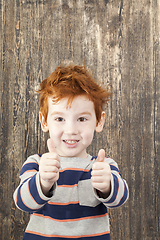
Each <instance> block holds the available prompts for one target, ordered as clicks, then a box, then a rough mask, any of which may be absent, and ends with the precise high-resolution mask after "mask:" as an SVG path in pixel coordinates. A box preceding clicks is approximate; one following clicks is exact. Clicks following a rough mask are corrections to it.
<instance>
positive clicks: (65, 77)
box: [37, 65, 111, 123]
mask: <svg viewBox="0 0 160 240" xmlns="http://www.w3.org/2000/svg"><path fill="white" fill-rule="evenodd" d="M37 92H38V93H39V94H40V98H39V107H40V112H41V113H42V115H43V116H44V118H45V121H47V116H48V97H53V102H54V103H57V102H58V101H60V100H61V99H62V98H68V104H67V107H68V106H71V104H72V101H73V99H74V98H75V97H77V96H81V95H85V96H86V97H87V98H88V99H89V100H90V101H92V102H93V103H94V108H95V114H96V119H97V123H98V122H99V121H100V119H101V114H102V109H103V105H104V104H105V103H107V102H108V101H109V98H110V95H111V92H110V91H109V89H106V88H105V87H104V86H103V87H102V86H100V85H99V84H98V83H97V82H96V80H95V79H94V78H93V76H92V75H91V74H90V72H89V71H88V70H87V69H86V68H85V67H83V66H78V65H69V66H61V65H60V66H59V67H57V68H56V69H55V71H54V72H53V73H51V75H50V76H49V77H48V78H46V79H44V80H43V81H42V82H41V84H40V87H39V90H38V91H37Z"/></svg>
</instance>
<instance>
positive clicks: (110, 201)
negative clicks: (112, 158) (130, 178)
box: [106, 173, 119, 203]
mask: <svg viewBox="0 0 160 240" xmlns="http://www.w3.org/2000/svg"><path fill="white" fill-rule="evenodd" d="M112 175H113V179H114V192H113V196H112V197H111V199H110V200H109V201H108V202H106V203H112V202H114V201H115V199H116V197H117V193H118V188H119V182H118V178H117V176H116V175H114V174H113V173H112Z"/></svg>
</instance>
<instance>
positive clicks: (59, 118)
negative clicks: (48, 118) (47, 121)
mask: <svg viewBox="0 0 160 240" xmlns="http://www.w3.org/2000/svg"><path fill="white" fill-rule="evenodd" d="M55 120H56V121H57V122H63V121H64V118H62V117H57V118H56V119H55Z"/></svg>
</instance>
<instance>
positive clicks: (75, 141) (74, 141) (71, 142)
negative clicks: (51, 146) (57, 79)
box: [63, 140, 79, 144]
mask: <svg viewBox="0 0 160 240" xmlns="http://www.w3.org/2000/svg"><path fill="white" fill-rule="evenodd" d="M63 142H65V143H68V144H75V143H77V142H79V140H63Z"/></svg>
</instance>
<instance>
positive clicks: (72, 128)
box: [65, 121, 78, 135]
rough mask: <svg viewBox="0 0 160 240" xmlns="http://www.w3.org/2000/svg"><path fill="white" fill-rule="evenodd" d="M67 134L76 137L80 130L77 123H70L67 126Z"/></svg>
mask: <svg viewBox="0 0 160 240" xmlns="http://www.w3.org/2000/svg"><path fill="white" fill-rule="evenodd" d="M65 133H66V134H68V135H76V134H78V128H77V125H76V123H75V122H73V121H68V122H66V126H65Z"/></svg>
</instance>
